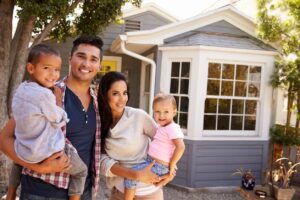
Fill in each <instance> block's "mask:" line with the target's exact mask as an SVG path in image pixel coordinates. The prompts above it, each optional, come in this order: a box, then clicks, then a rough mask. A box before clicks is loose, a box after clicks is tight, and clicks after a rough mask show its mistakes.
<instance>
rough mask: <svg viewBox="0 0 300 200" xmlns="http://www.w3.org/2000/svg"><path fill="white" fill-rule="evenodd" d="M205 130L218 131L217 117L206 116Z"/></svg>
mask: <svg viewBox="0 0 300 200" xmlns="http://www.w3.org/2000/svg"><path fill="white" fill-rule="evenodd" d="M203 129H204V130H216V116H215V115H204V126H203Z"/></svg>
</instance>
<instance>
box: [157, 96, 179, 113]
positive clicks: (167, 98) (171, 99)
mask: <svg viewBox="0 0 300 200" xmlns="http://www.w3.org/2000/svg"><path fill="white" fill-rule="evenodd" d="M162 101H169V102H170V103H172V105H173V107H174V109H176V110H177V103H176V100H175V98H174V96H173V95H171V94H164V93H158V94H157V95H156V96H155V97H154V100H153V104H152V106H154V104H156V103H158V102H162Z"/></svg>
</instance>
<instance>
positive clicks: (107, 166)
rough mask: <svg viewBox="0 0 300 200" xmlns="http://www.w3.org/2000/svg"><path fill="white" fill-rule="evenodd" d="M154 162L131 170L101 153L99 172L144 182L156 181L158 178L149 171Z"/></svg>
mask: <svg viewBox="0 0 300 200" xmlns="http://www.w3.org/2000/svg"><path fill="white" fill-rule="evenodd" d="M153 165H154V162H153V163H151V164H150V165H149V166H147V167H146V168H144V169H143V170H133V169H130V168H127V167H123V166H121V165H120V164H119V163H118V161H116V160H114V159H112V158H111V157H109V156H108V155H107V154H105V153H103V154H101V160H100V172H101V174H103V175H104V176H107V177H115V176H121V177H124V178H128V179H134V180H139V181H142V182H145V183H156V182H158V181H159V180H160V179H159V177H158V176H157V175H156V174H154V173H153V172H152V171H151V167H152V166H153Z"/></svg>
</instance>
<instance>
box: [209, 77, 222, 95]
mask: <svg viewBox="0 0 300 200" xmlns="http://www.w3.org/2000/svg"><path fill="white" fill-rule="evenodd" d="M219 90H220V81H216V80H208V81H207V94H208V95H219Z"/></svg>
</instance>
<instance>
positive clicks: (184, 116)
mask: <svg viewBox="0 0 300 200" xmlns="http://www.w3.org/2000/svg"><path fill="white" fill-rule="evenodd" d="M187 121H188V115H187V113H179V125H180V127H181V128H187Z"/></svg>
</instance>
